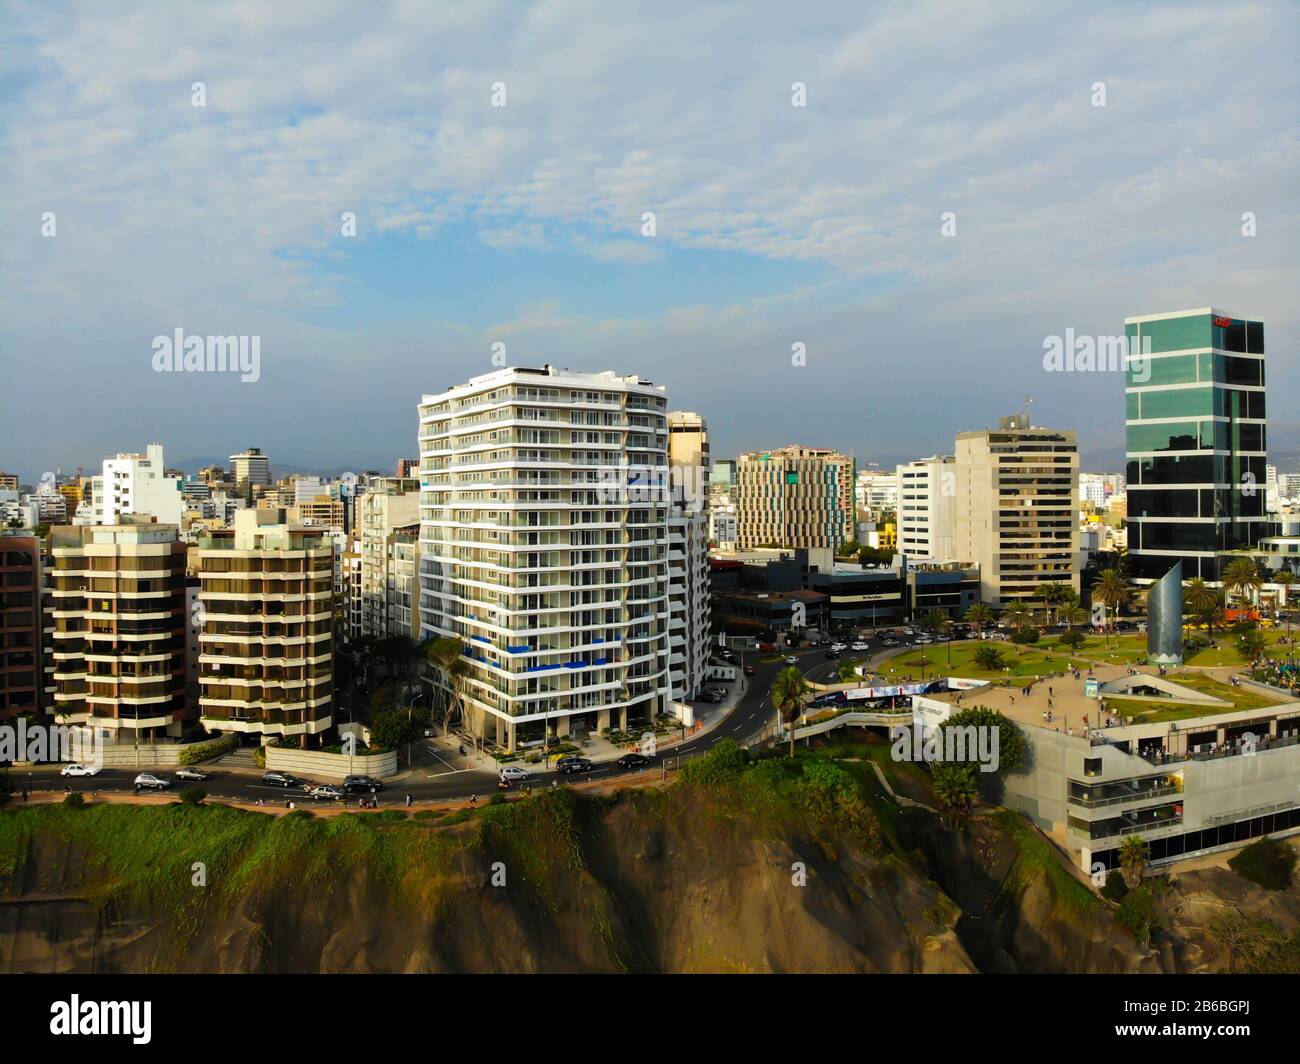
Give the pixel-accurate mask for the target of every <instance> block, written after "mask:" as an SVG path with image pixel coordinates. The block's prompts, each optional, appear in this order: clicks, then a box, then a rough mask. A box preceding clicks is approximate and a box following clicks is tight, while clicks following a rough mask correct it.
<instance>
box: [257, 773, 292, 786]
mask: <svg viewBox="0 0 1300 1064" xmlns="http://www.w3.org/2000/svg"><path fill="white" fill-rule="evenodd" d="M262 782H263V783H265V784H266V785H267V786H268V787H297V786H298V784H300V783H301V782H302V780H300V779H298V777H297V776H290V775H289V773H287V772H267V773H264V774H263V776H262Z"/></svg>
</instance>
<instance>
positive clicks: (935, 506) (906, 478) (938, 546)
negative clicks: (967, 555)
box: [895, 454, 957, 562]
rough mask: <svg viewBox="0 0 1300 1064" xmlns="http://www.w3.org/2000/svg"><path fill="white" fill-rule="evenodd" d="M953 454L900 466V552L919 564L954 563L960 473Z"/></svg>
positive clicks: (934, 456) (898, 510) (897, 517)
mask: <svg viewBox="0 0 1300 1064" xmlns="http://www.w3.org/2000/svg"><path fill="white" fill-rule="evenodd" d="M955 461H956V459H955V458H954V457H953V456H952V455H939V454H935V455H931V456H930V457H929V458H920V459H917V460H916V461H915V462H908V463H907V464H906V465H900V466H899V467H898V469H897V471H896V473H895V479H896V480H897V482H898V499H897V509H896V511H895V518H896V525H897V529H896V537H897V549H898V552H899V553H900V554H902V555H903V556H904V557H907V558H911V559H913V560H915V561H941V562H942V561H952V560H953V559H954V558H955V557H956V555H955V548H954V544H953V535H954V524H953V522H954V519H955V518H954V509H953V502H954V499H955V498H956V496H957V474H956V470H955V469H954V466H953V463H954V462H955Z"/></svg>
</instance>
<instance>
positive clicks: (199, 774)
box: [176, 766, 211, 783]
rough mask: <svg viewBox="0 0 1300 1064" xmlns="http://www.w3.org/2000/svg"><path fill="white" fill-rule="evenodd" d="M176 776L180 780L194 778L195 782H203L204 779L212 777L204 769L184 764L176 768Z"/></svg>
mask: <svg viewBox="0 0 1300 1064" xmlns="http://www.w3.org/2000/svg"><path fill="white" fill-rule="evenodd" d="M176 778H177V779H178V780H193V781H194V782H195V783H202V782H203V781H204V780H206V779H210V778H211V776H210V774H209V773H207V772H204V771H203V770H202V769H197V768H189V767H188V766H184V767H181V768H178V769H177V770H176Z"/></svg>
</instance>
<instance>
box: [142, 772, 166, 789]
mask: <svg viewBox="0 0 1300 1064" xmlns="http://www.w3.org/2000/svg"><path fill="white" fill-rule="evenodd" d="M171 785H172V781H171V780H169V779H168V778H167V777H166V776H155V775H154V774H153V773H152V772H141V773H140V775H138V776H136V778H135V786H136V789H137V790H141V791H165V790H166V789H167V788H168V787H170V786H171Z"/></svg>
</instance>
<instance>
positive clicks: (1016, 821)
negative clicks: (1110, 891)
mask: <svg viewBox="0 0 1300 1064" xmlns="http://www.w3.org/2000/svg"><path fill="white" fill-rule="evenodd" d="M989 819H990V821H991V822H992V823H993V824H994V826H995V827H997V828H999V829H1000V830H1001V831H1004V832H1005V833H1006V834H1007V835H1009V836H1010V837H1011V839H1012V841H1013V842H1014V843H1015V844H1016V847H1017V849H1019V851H1020V856H1019V857H1018V858H1017V859H1016V863H1015V867H1013V868H1012V870H1011V874H1010V875H1009V876H1008V878H1007V883H1008V885H1009V886H1013V887H1015V888H1016V890H1017V892H1018V893H1019V892H1023V891H1024V890H1025V888H1027V887H1028V886H1029V885H1030V883H1032V882H1033V881H1034V880H1036V879H1040V878H1042V877H1043V876H1046V877H1047V880H1048V882H1049V883H1050V884H1051V886H1052V892H1053V894H1054V895H1055V897H1056V911H1057V913H1058V914H1059V915H1061V916H1062V917H1064V918H1067V919H1072V920H1074V921H1082V920H1088V919H1094V918H1095V917H1096V915H1097V913H1098V911H1099V910H1100V909H1101V908H1102V902H1101V900H1100V899H1099V898H1098V897H1097V896H1096V895H1095V894H1094V893H1093V892H1092V891H1091V890H1089V889H1088V888H1087V887H1085V886H1084V885H1083V884H1082V883H1080V882H1079V881H1078V880H1077V879H1075V878H1074V876H1073V875H1071V874H1070V872H1069V871H1067V870H1066V868H1065V867H1064V866H1063V865H1062V864H1061V862H1060V860H1059V859H1058V858H1057V855H1056V853H1055V852H1054V851H1053V850H1052V847H1051V844H1050V843H1048V842H1047V841H1046V840H1045V839H1043V838H1042V836H1040V835H1039V834H1038V833H1037V832H1035V831H1034V829H1033V828H1032V827H1030V826H1029V824H1027V823H1026V822H1025V820H1024V819H1023V818H1022V817H1021V816H1020V814H1019V813H1013V812H1012V811H1011V810H1009V809H1004V810H1000V811H999V812H997V813H994V814H993V815H992V816H991V817H990V818H989Z"/></svg>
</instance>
